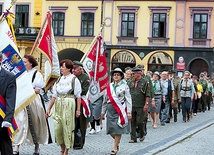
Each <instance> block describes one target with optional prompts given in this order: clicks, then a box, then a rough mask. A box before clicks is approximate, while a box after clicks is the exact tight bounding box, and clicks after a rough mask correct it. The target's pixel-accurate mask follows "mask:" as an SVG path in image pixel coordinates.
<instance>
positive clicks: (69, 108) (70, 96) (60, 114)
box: [46, 59, 82, 155]
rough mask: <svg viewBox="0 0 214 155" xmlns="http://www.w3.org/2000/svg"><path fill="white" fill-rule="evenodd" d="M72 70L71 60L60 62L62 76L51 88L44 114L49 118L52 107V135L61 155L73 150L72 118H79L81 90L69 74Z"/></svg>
mask: <svg viewBox="0 0 214 155" xmlns="http://www.w3.org/2000/svg"><path fill="white" fill-rule="evenodd" d="M72 69H73V62H72V61H71V60H68V59H65V60H62V61H61V62H60V71H61V73H62V76H61V77H60V78H59V79H58V80H57V82H56V83H55V84H54V86H53V96H52V99H51V101H50V104H49V106H48V109H47V112H46V117H49V116H50V113H51V112H50V111H51V108H52V107H53V106H54V107H53V112H52V113H53V115H52V116H53V121H54V133H55V139H56V143H57V144H58V145H60V147H61V155H68V150H69V148H73V143H74V132H73V131H74V126H75V125H74V124H75V118H74V117H75V116H76V117H79V116H80V107H81V92H82V89H81V84H80V81H79V80H78V78H76V76H75V75H74V74H71V73H72ZM75 98H76V101H77V104H76V102H75ZM76 105H77V107H76ZM75 109H76V112H75Z"/></svg>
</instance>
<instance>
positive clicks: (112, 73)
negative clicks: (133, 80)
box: [111, 68, 124, 79]
mask: <svg viewBox="0 0 214 155" xmlns="http://www.w3.org/2000/svg"><path fill="white" fill-rule="evenodd" d="M114 73H120V75H121V77H122V79H123V78H124V73H123V71H122V70H121V69H120V68H115V69H114V70H112V71H111V76H113V75H114Z"/></svg>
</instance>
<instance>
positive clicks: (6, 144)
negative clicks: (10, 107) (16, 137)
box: [0, 116, 13, 155]
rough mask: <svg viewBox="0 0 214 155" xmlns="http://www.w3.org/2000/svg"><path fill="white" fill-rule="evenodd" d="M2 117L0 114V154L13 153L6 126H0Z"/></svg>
mask: <svg viewBox="0 0 214 155" xmlns="http://www.w3.org/2000/svg"><path fill="white" fill-rule="evenodd" d="M2 121H3V119H2V117H1V116H0V154H1V155H13V148H12V142H11V139H10V137H9V135H8V130H7V128H1V124H2Z"/></svg>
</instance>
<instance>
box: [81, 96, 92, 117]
mask: <svg viewBox="0 0 214 155" xmlns="http://www.w3.org/2000/svg"><path fill="white" fill-rule="evenodd" d="M81 104H82V106H83V114H84V116H85V118H87V117H90V116H91V110H90V107H89V100H88V93H87V94H86V95H83V96H82V98H81Z"/></svg>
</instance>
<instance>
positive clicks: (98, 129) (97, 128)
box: [96, 125, 101, 133]
mask: <svg viewBox="0 0 214 155" xmlns="http://www.w3.org/2000/svg"><path fill="white" fill-rule="evenodd" d="M100 131H101V127H100V125H99V126H96V132H97V133H98V132H100Z"/></svg>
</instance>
